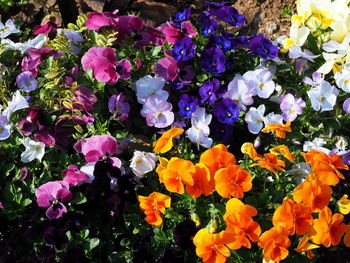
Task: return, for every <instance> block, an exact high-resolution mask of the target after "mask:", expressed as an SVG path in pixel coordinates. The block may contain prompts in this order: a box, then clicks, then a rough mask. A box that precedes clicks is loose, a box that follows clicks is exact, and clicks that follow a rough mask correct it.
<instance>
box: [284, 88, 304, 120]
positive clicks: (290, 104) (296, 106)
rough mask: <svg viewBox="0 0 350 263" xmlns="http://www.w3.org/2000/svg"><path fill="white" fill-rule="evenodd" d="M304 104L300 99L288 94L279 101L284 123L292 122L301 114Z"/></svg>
mask: <svg viewBox="0 0 350 263" xmlns="http://www.w3.org/2000/svg"><path fill="white" fill-rule="evenodd" d="M305 106H306V103H305V101H304V100H303V99H301V98H295V97H294V96H293V94H291V93H288V94H286V95H284V96H283V97H282V99H281V104H280V109H281V111H282V117H283V120H285V121H291V122H292V121H294V120H295V119H296V118H297V115H299V114H302V113H303V108H305Z"/></svg>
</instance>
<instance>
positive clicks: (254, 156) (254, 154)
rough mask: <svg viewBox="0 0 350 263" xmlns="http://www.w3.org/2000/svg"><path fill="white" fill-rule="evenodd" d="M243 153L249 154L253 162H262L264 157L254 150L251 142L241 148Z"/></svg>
mask: <svg viewBox="0 0 350 263" xmlns="http://www.w3.org/2000/svg"><path fill="white" fill-rule="evenodd" d="M241 152H242V153H244V154H247V155H248V156H249V158H250V159H252V160H253V161H256V160H260V159H262V158H263V157H262V156H261V155H260V154H258V153H257V152H256V150H255V148H254V145H253V144H252V143H250V142H246V143H243V144H242V146H241Z"/></svg>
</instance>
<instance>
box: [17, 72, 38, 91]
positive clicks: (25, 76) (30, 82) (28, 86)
mask: <svg viewBox="0 0 350 263" xmlns="http://www.w3.org/2000/svg"><path fill="white" fill-rule="evenodd" d="M16 82H17V86H18V87H19V88H20V89H23V90H24V91H25V92H30V91H33V90H35V89H36V87H37V86H38V82H37V81H36V79H35V76H34V74H33V73H32V72H31V71H24V72H22V73H21V74H19V75H18V76H17V78H16Z"/></svg>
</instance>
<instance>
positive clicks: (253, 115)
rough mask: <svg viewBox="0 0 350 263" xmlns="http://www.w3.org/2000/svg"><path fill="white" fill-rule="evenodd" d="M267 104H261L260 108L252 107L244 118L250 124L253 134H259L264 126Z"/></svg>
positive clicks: (249, 127) (249, 128)
mask: <svg viewBox="0 0 350 263" xmlns="http://www.w3.org/2000/svg"><path fill="white" fill-rule="evenodd" d="M264 114H265V105H264V104H261V105H260V106H259V107H258V108H255V107H251V108H250V109H249V111H248V112H247V114H246V115H245V118H244V120H245V121H246V123H247V124H248V130H249V131H250V132H251V133H253V134H258V133H259V132H260V130H261V129H262V128H263V126H264V119H265V117H264Z"/></svg>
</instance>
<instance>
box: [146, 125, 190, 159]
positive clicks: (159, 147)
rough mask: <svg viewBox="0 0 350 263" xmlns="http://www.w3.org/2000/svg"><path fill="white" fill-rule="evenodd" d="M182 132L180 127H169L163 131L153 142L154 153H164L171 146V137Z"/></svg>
mask: <svg viewBox="0 0 350 263" xmlns="http://www.w3.org/2000/svg"><path fill="white" fill-rule="evenodd" d="M183 132H184V130H183V129H180V128H176V127H174V128H171V129H169V130H167V131H166V132H164V133H163V134H162V136H161V137H160V138H159V139H158V140H157V141H155V142H154V143H153V147H154V149H153V150H154V152H155V153H166V152H168V151H170V150H171V148H172V147H173V139H174V138H175V137H177V136H179V135H181V134H182V133H183Z"/></svg>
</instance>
